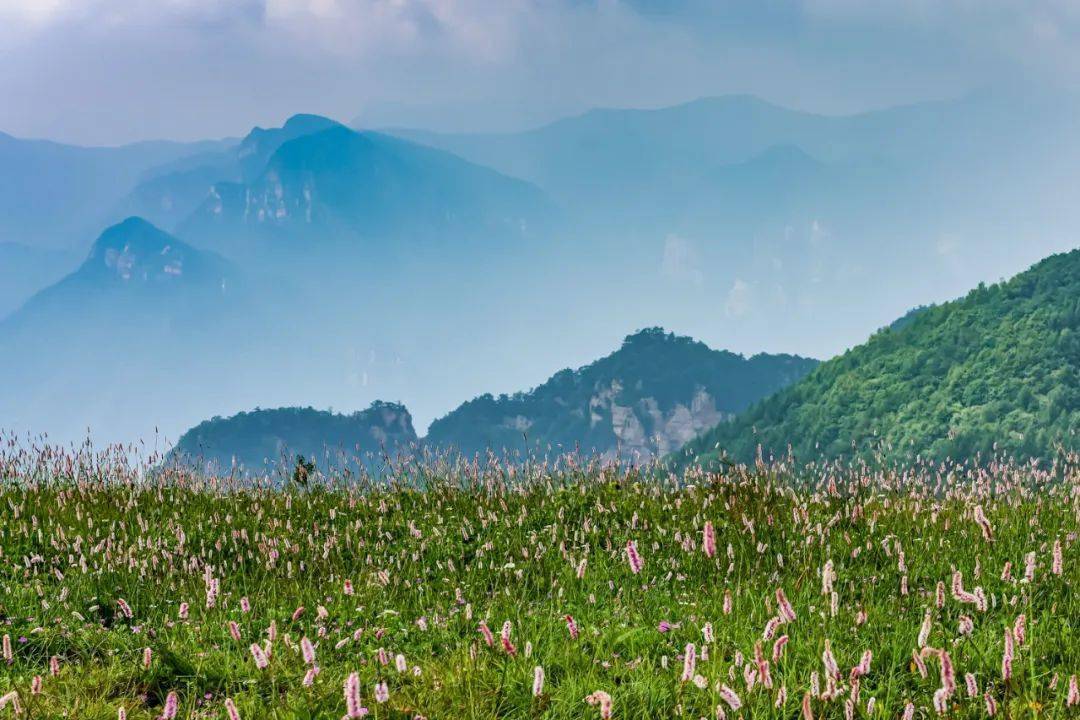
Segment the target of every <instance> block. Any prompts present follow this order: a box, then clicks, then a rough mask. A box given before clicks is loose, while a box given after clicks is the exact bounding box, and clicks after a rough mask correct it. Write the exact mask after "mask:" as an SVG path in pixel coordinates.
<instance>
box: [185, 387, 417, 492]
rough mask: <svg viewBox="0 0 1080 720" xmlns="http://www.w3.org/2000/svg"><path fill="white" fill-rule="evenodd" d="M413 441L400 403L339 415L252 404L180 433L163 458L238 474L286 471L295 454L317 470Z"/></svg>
mask: <svg viewBox="0 0 1080 720" xmlns="http://www.w3.org/2000/svg"><path fill="white" fill-rule="evenodd" d="M415 443H416V432H415V431H414V430H413V425H412V417H411V416H410V415H409V411H408V410H406V409H405V407H404V406H403V405H399V404H395V403H384V402H375V403H373V404H372V405H371V407H369V408H367V409H366V410H363V411H360V412H355V413H352V414H351V415H340V414H335V413H331V412H327V411H320V410H314V409H312V408H298V407H290V408H278V409H274V410H261V409H256V410H253V411H251V412H242V413H238V414H236V415H233V416H232V417H229V418H221V417H215V418H212V419H210V420H207V421H205V422H201V423H199V424H198V425H196V426H195V427H193V428H192V429H190V430H188V431H187V432H185V433H184V434H183V435H181V436H180V440H179V441H178V442H177V444H176V446H175V447H174V448H173V450H172V451H171V452H170V453H169V458H168V460H167V462H169V463H175V464H181V465H186V466H189V467H196V468H197V469H199V470H200V471H206V472H216V473H222V474H228V473H230V472H236V473H238V474H240V475H247V476H251V475H275V474H277V473H280V472H285V473H291V471H292V470H293V468H294V467H295V465H296V458H297V455H303V456H304V458H305V459H306V460H308V461H310V462H312V463H314V464H315V465H316V467H318V468H319V469H320V470H322V471H323V472H329V471H331V470H338V471H340V470H350V471H352V472H356V471H357V470H359V469H360V467H361V466H363V467H365V468H368V469H371V468H377V467H378V465H379V464H381V463H382V462H383V460H384V459H385V458H387V457H390V458H393V457H394V456H395V455H396V454H397V453H398V452H399V451H404V450H406V449H408V448H409V447H410V446H412V445H414V444H415Z"/></svg>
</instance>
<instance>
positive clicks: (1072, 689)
mask: <svg viewBox="0 0 1080 720" xmlns="http://www.w3.org/2000/svg"><path fill="white" fill-rule="evenodd" d="M1073 705H1080V683H1077V680H1076V676H1075V675H1073V676H1072V677H1070V678H1069V692H1068V695H1067V696H1066V698H1065V706H1066V707H1072V706H1073Z"/></svg>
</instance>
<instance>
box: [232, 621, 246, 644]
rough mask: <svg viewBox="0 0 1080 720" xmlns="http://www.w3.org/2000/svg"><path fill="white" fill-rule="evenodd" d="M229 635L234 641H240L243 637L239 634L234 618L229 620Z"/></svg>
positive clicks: (238, 627)
mask: <svg viewBox="0 0 1080 720" xmlns="http://www.w3.org/2000/svg"><path fill="white" fill-rule="evenodd" d="M229 635H231V636H232V639H233V640H235V641H236V642H241V641H242V640H243V638H242V637H241V636H240V626H239V625H238V624H237V623H236V621H235V620H230V621H229Z"/></svg>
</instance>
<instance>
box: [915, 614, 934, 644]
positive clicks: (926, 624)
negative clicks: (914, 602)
mask: <svg viewBox="0 0 1080 720" xmlns="http://www.w3.org/2000/svg"><path fill="white" fill-rule="evenodd" d="M933 622H934V618H933V614H932V613H931V612H930V610H929V608H928V609H927V610H926V614H925V615H924V616H923V621H922V627H921V628H919V639H918V640H917V641H916V644H917V645H918V646H919V647H921V648H922V647H926V641H927V639H928V638H929V637H930V629H931V627H932V626H933Z"/></svg>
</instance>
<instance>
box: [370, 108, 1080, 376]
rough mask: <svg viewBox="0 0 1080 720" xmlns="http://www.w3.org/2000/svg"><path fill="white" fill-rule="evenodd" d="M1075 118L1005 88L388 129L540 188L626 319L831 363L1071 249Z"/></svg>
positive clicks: (578, 259) (585, 271)
mask: <svg viewBox="0 0 1080 720" xmlns="http://www.w3.org/2000/svg"><path fill="white" fill-rule="evenodd" d="M1078 121H1080V99H1078V98H1077V97H1076V96H1074V95H1071V94H1068V93H1049V92H1035V91H1027V90H1025V91H1016V90H1014V89H1012V88H1007V87H1001V88H989V89H986V90H983V91H978V92H973V93H970V94H969V95H966V96H964V97H960V98H956V99H950V100H943V101H935V102H923V103H916V104H912V105H907V106H900V107H891V108H885V109H881V110H874V111H868V112H860V113H855V114H849V115H822V114H816V113H810V112H803V111H799V110H794V109H790V108H784V107H780V106H777V105H774V104H771V103H769V102H766V101H763V100H760V99H758V98H754V97H751V96H745V95H739V96H727V97H717V98H704V99H700V100H695V101H692V102H688V103H684V104H681V105H676V106H671V107H663V108H657V109H625V108H616V109H598V110H593V111H590V112H587V113H584V114H582V115H579V116H576V117H570V118H565V119H562V120H559V121H556V122H553V123H550V124H547V125H544V126H542V127H539V128H535V129H531V130H526V131H523V132H512V133H487V134H440V133H431V132H421V131H410V130H401V129H392V130H388V132H391V133H392V134H395V135H398V136H400V137H405V138H408V139H411V140H414V141H416V142H423V143H426V144H429V145H432V146H434V147H440V148H442V149H444V150H447V151H449V152H453V153H455V154H457V155H460V156H461V157H463V158H466V159H468V160H471V161H473V162H477V163H481V164H484V165H487V166H489V167H492V168H494V169H495V170H498V171H500V172H503V173H506V174H508V175H510V176H513V177H519V178H522V179H523V180H526V181H529V182H531V183H533V184H535V185H536V186H538V187H539V188H540V189H541V190H543V191H544V192H545V193H546V194H547V195H548V196H550V197H551V198H552V199H553V200H554V201H555V202H556V203H558V205H559V208H560V210H561V211H562V212H563V214H564V216H565V217H566V224H567V225H568V226H569V227H570V228H571V232H572V234H573V243H574V247H575V249H576V254H572V255H571V258H570V261H569V262H568V266H570V267H572V268H575V270H576V267H580V268H581V269H580V275H581V283H580V284H584V283H589V286H590V288H591V289H592V291H593V294H594V295H595V296H598V297H600V298H612V297H618V303H619V307H620V308H621V309H623V310H624V311H625V316H628V317H636V318H647V319H648V321H649V322H650V323H656V324H663V325H665V326H670V327H678V328H679V329H680V331H681V332H683V333H686V334H689V335H692V336H694V337H698V338H701V339H703V340H706V341H710V342H719V341H722V340H724V339H726V338H738V339H739V342H740V343H741V348H757V347H779V348H780V349H783V350H785V351H787V352H798V353H804V354H810V355H816V356H831V355H833V354H835V353H837V352H839V351H841V350H843V349H846V348H849V347H851V346H852V345H854V344H856V343H858V342H860V341H861V340H862V339H864V338H865V337H866V335H867V333H868V332H869V331H870V329H872V328H877V327H881V326H882V325H883V324H884V323H886V322H888V320H890V319H892V318H894V317H896V316H897V315H899V314H900V313H901V312H903V311H904V310H905V309H907V308H910V307H911V306H913V305H914V304H917V303H919V302H939V301H943V300H947V299H949V298H951V297H955V296H956V295H958V294H960V293H962V292H964V291H965V290H966V289H968V288H970V287H972V286H974V285H975V284H977V283H978V282H980V281H992V280H996V279H999V278H1001V277H1006V276H1008V275H1011V274H1012V273H1014V272H1015V271H1016V269H1017V268H1021V267H1026V266H1028V265H1030V264H1031V263H1033V262H1035V261H1036V260H1038V259H1039V258H1042V257H1046V256H1047V255H1049V254H1051V253H1054V252H1060V251H1063V250H1067V249H1069V248H1071V247H1072V237H1073V235H1074V230H1075V227H1076V226H1077V223H1080V209H1078V206H1077V205H1076V204H1075V203H1073V202H1071V199H1070V198H1069V197H1068V193H1067V192H1065V191H1064V188H1067V187H1071V186H1073V185H1074V184H1075V183H1076V182H1077V181H1078V180H1080V177H1078V171H1077V168H1078V167H1080V141H1078V140H1077V136H1076V133H1075V131H1074V128H1075V126H1076V123H1077V122H1078ZM575 266H576V267H575ZM629 287H647V288H654V289H655V290H656V292H651V293H648V292H646V293H633V292H629V291H628V288H629ZM599 302H602V301H599ZM591 304H592V305H593V306H596V305H597V304H598V302H597V301H594V302H593V303H591ZM701 308H715V309H717V310H720V311H722V312H713V313H702V312H701V311H700V310H701ZM822 317H828V318H829V319H830V321H829V323H827V324H824V325H823V324H822V323H821V322H820V318H822ZM778 338H779V339H780V340H779V342H781V343H782V344H781V345H780V346H777V345H776V343H777V339H778Z"/></svg>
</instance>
